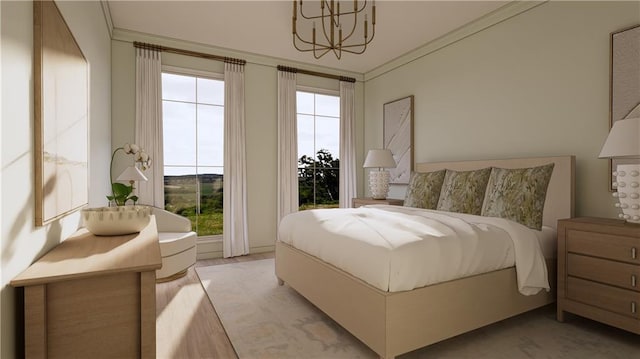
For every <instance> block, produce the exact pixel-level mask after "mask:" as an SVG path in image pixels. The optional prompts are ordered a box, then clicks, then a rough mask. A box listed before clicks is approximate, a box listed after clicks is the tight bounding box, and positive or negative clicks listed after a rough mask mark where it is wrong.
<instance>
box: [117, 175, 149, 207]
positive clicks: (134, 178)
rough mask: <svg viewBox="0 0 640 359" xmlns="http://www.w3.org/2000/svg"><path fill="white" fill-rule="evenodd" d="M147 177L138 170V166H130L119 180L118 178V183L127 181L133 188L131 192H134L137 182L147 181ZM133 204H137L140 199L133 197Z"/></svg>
mask: <svg viewBox="0 0 640 359" xmlns="http://www.w3.org/2000/svg"><path fill="white" fill-rule="evenodd" d="M147 180H148V179H147V176H145V175H144V173H142V171H140V170H139V169H138V167H136V166H129V167H127V169H125V170H124V171H123V172H122V173H121V174H120V176H118V178H116V181H127V182H129V186H130V187H131V191H132V192H133V191H134V190H135V189H136V188H135V187H134V184H135V183H136V182H139V181H147ZM132 199H133V204H136V202H137V201H138V197H137V196H133V197H132Z"/></svg>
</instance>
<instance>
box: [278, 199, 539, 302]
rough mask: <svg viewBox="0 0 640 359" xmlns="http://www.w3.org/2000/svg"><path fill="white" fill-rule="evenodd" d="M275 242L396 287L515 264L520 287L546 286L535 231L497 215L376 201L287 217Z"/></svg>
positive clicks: (377, 283) (534, 289)
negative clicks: (481, 214) (356, 206)
mask: <svg viewBox="0 0 640 359" xmlns="http://www.w3.org/2000/svg"><path fill="white" fill-rule="evenodd" d="M278 232H279V233H278V237H279V240H280V241H282V242H284V243H287V244H289V245H291V246H293V247H295V248H298V249H300V250H302V251H304V252H307V253H309V254H311V255H313V256H316V257H318V258H320V259H322V260H324V261H325V262H328V263H330V264H333V265H334V266H336V267H338V268H340V269H342V270H344V271H346V272H348V273H351V274H352V275H354V276H355V277H358V278H360V279H362V280H363V281H365V282H367V283H369V284H371V285H373V286H374V287H376V288H379V289H381V290H383V291H390V292H397V291H403V290H411V289H414V288H419V287H423V286H426V285H429V284H434V283H439V282H444V281H448V280H452V279H456V278H461V277H467V276H470V275H475V274H480V273H486V272H490V271H494V270H498V269H502V268H507V267H511V266H513V265H514V264H515V267H516V273H517V279H518V289H519V291H520V293H522V294H524V295H533V294H536V293H538V292H539V291H540V290H541V289H546V290H549V281H548V278H547V268H546V265H545V260H544V256H543V254H542V251H541V249H540V244H539V243H538V240H537V238H536V234H535V233H534V231H533V230H531V229H529V228H527V227H525V226H523V225H520V224H518V223H515V222H513V221H509V220H506V219H501V218H493V217H482V216H474V215H468V214H460V213H452V212H441V211H432V210H425V209H418V208H409V207H401V206H386V205H375V206H365V207H360V208H350V209H320V210H308V211H302V212H296V213H292V214H289V215H287V216H285V217H284V218H283V219H282V221H281V223H280V226H279V230H278Z"/></svg>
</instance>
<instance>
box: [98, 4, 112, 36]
mask: <svg viewBox="0 0 640 359" xmlns="http://www.w3.org/2000/svg"><path fill="white" fill-rule="evenodd" d="M100 7H102V14H103V15H104V21H105V22H106V23H107V29H108V30H109V37H110V38H112V39H113V19H112V18H111V8H109V3H108V2H107V0H100Z"/></svg>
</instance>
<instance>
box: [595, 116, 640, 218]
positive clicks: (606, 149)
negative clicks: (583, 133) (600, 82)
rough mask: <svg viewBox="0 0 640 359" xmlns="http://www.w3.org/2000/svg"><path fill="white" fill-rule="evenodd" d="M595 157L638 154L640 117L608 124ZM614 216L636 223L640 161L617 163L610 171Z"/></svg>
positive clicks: (638, 205)
mask: <svg viewBox="0 0 640 359" xmlns="http://www.w3.org/2000/svg"><path fill="white" fill-rule="evenodd" d="M599 158H640V118H629V119H624V120H618V121H616V122H615V123H614V124H613V127H611V131H610V132H609V135H608V136H607V140H606V141H605V143H604V145H603V146H602V151H601V152H600V156H599ZM613 176H615V177H616V180H615V182H613V187H614V188H616V192H614V193H613V196H614V197H617V198H618V203H616V204H615V206H616V207H618V208H620V209H621V210H622V213H620V214H619V215H618V216H619V217H620V218H623V219H625V220H626V221H628V222H634V223H640V164H618V165H617V167H616V168H615V170H614V172H613Z"/></svg>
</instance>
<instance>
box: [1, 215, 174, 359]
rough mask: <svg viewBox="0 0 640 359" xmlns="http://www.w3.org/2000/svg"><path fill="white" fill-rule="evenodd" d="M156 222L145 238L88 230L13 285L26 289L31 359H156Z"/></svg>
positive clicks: (27, 340) (158, 261)
mask: <svg viewBox="0 0 640 359" xmlns="http://www.w3.org/2000/svg"><path fill="white" fill-rule="evenodd" d="M161 266H162V260H161V257H160V246H159V243H158V233H157V229H156V221H155V217H154V216H151V220H150V221H149V224H148V225H147V227H145V228H144V229H143V230H142V231H141V232H140V233H136V234H129V235H123V236H110V237H100V236H94V235H93V234H91V233H90V232H88V231H87V230H86V229H84V228H81V229H80V230H78V231H77V232H76V233H74V234H73V235H72V236H71V237H70V238H68V239H67V240H65V241H64V242H62V243H60V244H59V245H58V246H56V247H55V248H53V249H52V250H51V251H49V252H48V253H47V254H45V255H44V256H42V258H40V259H39V260H38V261H36V262H35V263H33V264H32V265H31V266H30V267H29V268H27V269H26V270H25V271H24V272H22V273H21V274H19V275H18V276H17V277H15V278H14V279H13V280H12V281H11V285H12V286H14V287H24V311H25V313H24V317H25V354H26V357H27V358H46V357H49V358H56V357H64V358H71V357H75V358H99V357H104V358H135V357H141V358H155V356H156V287H155V286H156V278H155V270H156V269H158V268H160V267H161Z"/></svg>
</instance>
